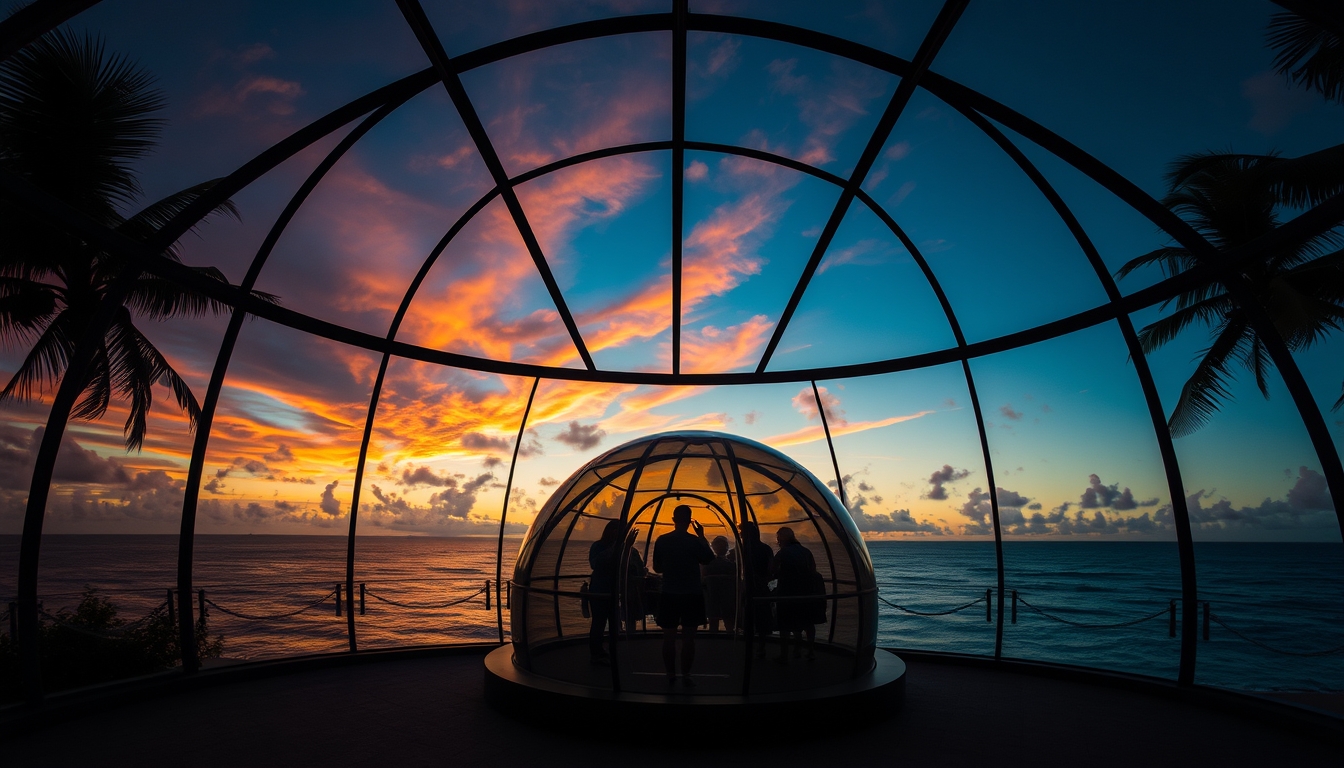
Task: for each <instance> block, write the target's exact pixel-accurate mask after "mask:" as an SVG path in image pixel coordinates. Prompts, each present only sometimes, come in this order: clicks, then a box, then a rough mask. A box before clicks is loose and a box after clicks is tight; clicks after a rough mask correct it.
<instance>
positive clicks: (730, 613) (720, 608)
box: [700, 536, 737, 632]
mask: <svg viewBox="0 0 1344 768" xmlns="http://www.w3.org/2000/svg"><path fill="white" fill-rule="evenodd" d="M709 548H710V549H712V550H713V551H714V559H713V560H711V561H709V562H708V563H705V564H704V565H702V566H700V575H701V576H702V577H703V578H704V580H705V614H706V615H707V616H708V617H709V631H710V632H717V631H719V622H720V621H722V622H723V628H724V630H726V631H728V632H732V631H733V627H734V625H735V621H734V620H735V619H736V618H737V563H736V562H735V561H734V560H733V559H732V558H731V557H729V556H728V538H727V537H725V536H715V537H714V541H712V542H710V544H709Z"/></svg>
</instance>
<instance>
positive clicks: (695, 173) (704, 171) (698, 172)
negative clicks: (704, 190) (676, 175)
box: [686, 160, 709, 181]
mask: <svg viewBox="0 0 1344 768" xmlns="http://www.w3.org/2000/svg"><path fill="white" fill-rule="evenodd" d="M707 178H709V166H708V165H705V164H704V163H703V162H701V161H699V160H692V161H691V164H690V165H688V166H686V180H687V181H704V180H705V179H707Z"/></svg>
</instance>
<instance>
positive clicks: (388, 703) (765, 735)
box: [0, 655, 1341, 768]
mask: <svg viewBox="0 0 1344 768" xmlns="http://www.w3.org/2000/svg"><path fill="white" fill-rule="evenodd" d="M482 679H483V675H482V657H481V656H475V655H465V656H461V655H460V656H447V657H439V658H422V659H402V660H387V661H380V662H376V663H368V664H362V665H357V666H344V667H336V668H327V669H320V670H312V671H303V672H293V673H287V674H281V675H277V676H275V677H269V678H265V679H261V680H253V681H250V682H236V683H227V684H223V685H218V686H215V687H210V688H202V689H198V690H194V691H190V692H186V693H179V694H174V695H170V696H165V697H161V698H156V699H153V700H150V701H145V702H141V703H138V704H133V705H128V706H124V707H121V708H119V709H117V710H114V711H112V712H108V713H105V714H101V715H98V716H96V717H86V718H82V719H77V720H72V721H69V722H66V723H62V724H58V725H53V726H49V727H47V728H44V729H42V730H40V731H37V732H35V733H31V734H28V735H27V736H23V737H19V738H15V739H12V740H9V741H8V742H0V757H2V759H0V762H3V764H4V765H6V766H8V767H9V768H19V767H20V766H29V765H34V766H63V765H73V766H93V765H201V766H209V765H220V766H243V765H246V766H253V765H286V766H291V765H321V766H324V767H332V766H342V765H389V766H397V767H398V768H401V767H402V766H418V765H452V766H477V765H480V766H487V765H488V766H499V767H501V768H502V767H504V766H508V767H509V768H512V767H513V766H533V765H547V766H552V765H555V766H564V765H575V766H594V765H620V766H623V767H624V766H631V765H635V766H641V767H642V766H678V767H679V768H682V767H684V766H695V767H696V768H700V767H701V766H716V765H733V766H747V765H760V766H770V767H771V768H779V767H780V766H791V765H817V766H828V765H841V764H849V765H872V766H877V765H883V766H885V765H901V766H921V765H947V766H963V765H964V766H986V765H995V766H997V765H1023V766H1050V765H1068V766H1105V765H1124V766H1159V765H1173V766H1175V765H1179V766H1182V768H1190V766H1220V768H1221V767H1224V766H1242V765H1245V766H1281V765H1282V766H1312V765H1328V766H1331V767H1332V768H1338V766H1339V765H1340V754H1341V753H1340V751H1339V745H1338V744H1330V743H1327V742H1325V741H1317V740H1315V739H1313V738H1310V737H1305V736H1301V735H1298V734H1295V733H1292V732H1289V731H1285V730H1282V729H1280V728H1278V727H1275V726H1272V725H1269V724H1266V723H1263V722H1257V721H1255V720H1252V719H1249V718H1246V717H1242V716H1236V715H1228V714H1223V713H1220V712H1215V711H1212V710H1208V709H1204V708H1202V707H1199V706H1195V705H1191V704H1185V703H1181V702H1177V701H1173V700H1170V699H1167V698H1162V697H1156V696H1152V695H1148V694H1143V693H1135V692H1131V691H1125V690H1119V689H1115V688H1109V687H1099V686H1095V685H1089V684H1085V683H1079V682H1072V681H1063V680H1054V679H1049V678H1043V677H1038V676H1035V675H1030V674H1025V673H1021V672H1003V671H994V670H988V669H977V668H971V667H964V666H955V665H948V664H941V663H930V662H927V661H913V662H910V663H909V673H908V678H907V680H908V682H907V689H906V703H905V708H904V709H903V710H902V711H901V712H900V713H899V714H897V715H896V716H895V717H893V718H892V719H890V720H888V721H886V722H885V723H883V724H880V725H877V726H871V727H867V728H863V729H860V730H856V731H852V732H849V733H846V734H840V735H831V736H826V737H807V736H804V735H802V734H803V733H804V731H805V730H806V719H805V718H806V713H805V712H800V720H799V721H797V722H788V723H780V725H779V728H778V729H775V730H773V731H771V732H761V733H755V734H743V735H742V736H741V740H740V741H739V742H737V743H732V742H728V743H727V745H726V746H725V743H724V742H723V741H721V740H720V741H719V743H717V744H709V745H707V744H706V743H705V740H704V739H697V734H695V733H686V732H679V733H675V734H668V733H660V732H657V731H656V726H655V727H651V730H650V733H649V734H648V735H647V739H646V740H641V739H640V737H639V735H638V734H634V735H632V736H633V738H635V741H634V742H631V743H627V744H613V743H612V742H611V741H610V740H608V739H602V738H598V737H596V736H587V735H585V734H582V733H568V734H566V733H553V732H549V731H544V730H540V729H537V728H534V727H531V726H526V725H521V724H519V723H517V722H515V721H513V720H509V719H507V718H506V717H504V716H503V715H500V714H498V713H497V712H495V711H494V710H492V709H490V708H489V707H488V706H487V705H486V704H485V703H484V702H483V701H482ZM594 726H595V729H596V728H597V727H599V724H594ZM703 728H704V733H705V734H718V735H722V734H724V733H731V728H732V726H731V724H729V723H722V722H705V723H704V726H703ZM672 744H675V746H669V745H672Z"/></svg>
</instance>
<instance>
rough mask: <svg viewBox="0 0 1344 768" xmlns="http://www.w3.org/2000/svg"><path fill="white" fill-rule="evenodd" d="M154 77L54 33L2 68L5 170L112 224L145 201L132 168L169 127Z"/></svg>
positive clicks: (89, 43) (88, 40)
mask: <svg viewBox="0 0 1344 768" xmlns="http://www.w3.org/2000/svg"><path fill="white" fill-rule="evenodd" d="M153 82H154V81H153V78H152V76H151V75H150V74H149V73H148V72H147V71H145V70H143V69H141V68H140V67H138V66H136V65H135V64H133V63H131V61H130V60H129V59H127V58H125V57H124V56H120V55H117V54H108V53H107V52H106V51H105V50H104V47H103V43H102V41H101V40H99V39H97V38H94V37H90V36H87V35H85V36H82V37H81V36H78V35H76V34H75V33H72V32H69V31H66V30H61V29H58V30H55V31H53V32H50V33H48V34H46V35H44V36H43V37H42V38H40V39H38V40H37V41H35V42H34V43H32V44H31V45H28V46H26V47H25V48H23V49H21V50H20V51H18V52H17V53H15V54H14V55H13V56H11V57H9V58H8V59H6V60H5V61H4V62H3V63H0V146H4V147H5V165H6V167H7V168H8V169H9V170H10V171H12V172H15V173H18V174H20V175H22V176H24V177H25V178H27V179H28V180H29V181H31V182H33V183H34V184H36V185H38V186H39V187H41V188H43V189H45V190H47V191H49V192H51V193H52V194H54V195H56V196H57V197H59V198H61V199H62V200H64V201H65V202H67V203H69V204H70V205H72V206H74V207H75V208H77V209H79V210H81V211H83V212H84V213H86V214H88V215H90V216H93V217H95V218H97V219H99V220H100V221H103V222H104V223H109V224H110V223H112V222H113V220H115V219H118V218H119V217H117V216H116V214H115V206H117V205H129V204H131V203H132V202H133V201H134V200H135V199H136V198H137V197H138V196H139V194H140V186H139V183H138V182H137V180H136V175H135V172H134V169H133V167H132V164H133V163H134V161H136V160H137V159H139V158H140V157H142V156H144V155H145V154H146V153H147V152H149V151H150V150H151V149H152V148H153V146H154V144H155V142H156V141H157V139H158V136H159V133H160V132H161V130H162V126H163V121H162V120H161V119H160V118H158V117H156V116H155V113H156V112H158V110H160V109H161V108H162V107H163V98H162V95H161V94H160V93H159V92H158V91H157V90H155V89H154V88H153Z"/></svg>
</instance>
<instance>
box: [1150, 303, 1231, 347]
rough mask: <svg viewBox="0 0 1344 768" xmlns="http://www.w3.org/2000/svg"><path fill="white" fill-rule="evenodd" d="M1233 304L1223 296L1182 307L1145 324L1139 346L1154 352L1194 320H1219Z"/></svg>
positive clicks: (1213, 322)
mask: <svg viewBox="0 0 1344 768" xmlns="http://www.w3.org/2000/svg"><path fill="white" fill-rule="evenodd" d="M1231 305H1232V304H1231V300H1230V299H1228V298H1227V297H1226V296H1222V297H1219V298H1217V299H1209V300H1205V301H1202V302H1199V303H1197V304H1193V305H1191V306H1188V307H1182V308H1181V309H1178V310H1177V311H1175V312H1173V313H1171V314H1170V315H1168V316H1166V317H1163V318H1159V319H1158V320H1155V321H1153V322H1151V323H1149V324H1148V325H1145V326H1144V327H1143V329H1142V330H1140V331H1139V346H1140V347H1141V348H1142V349H1143V351H1144V353H1145V354H1152V353H1153V352H1155V351H1156V350H1158V349H1161V348H1162V347H1163V346H1165V345H1166V344H1167V343H1168V342H1170V341H1171V340H1172V339H1175V338H1176V337H1177V336H1179V335H1180V334H1181V331H1184V330H1185V329H1186V328H1187V327H1188V326H1189V325H1190V324H1191V323H1193V322H1196V321H1202V322H1203V323H1205V324H1206V325H1214V324H1215V323H1217V322H1219V321H1220V320H1221V319H1222V317H1223V316H1224V315H1226V314H1227V312H1228V311H1229V309H1230V307H1231Z"/></svg>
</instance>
